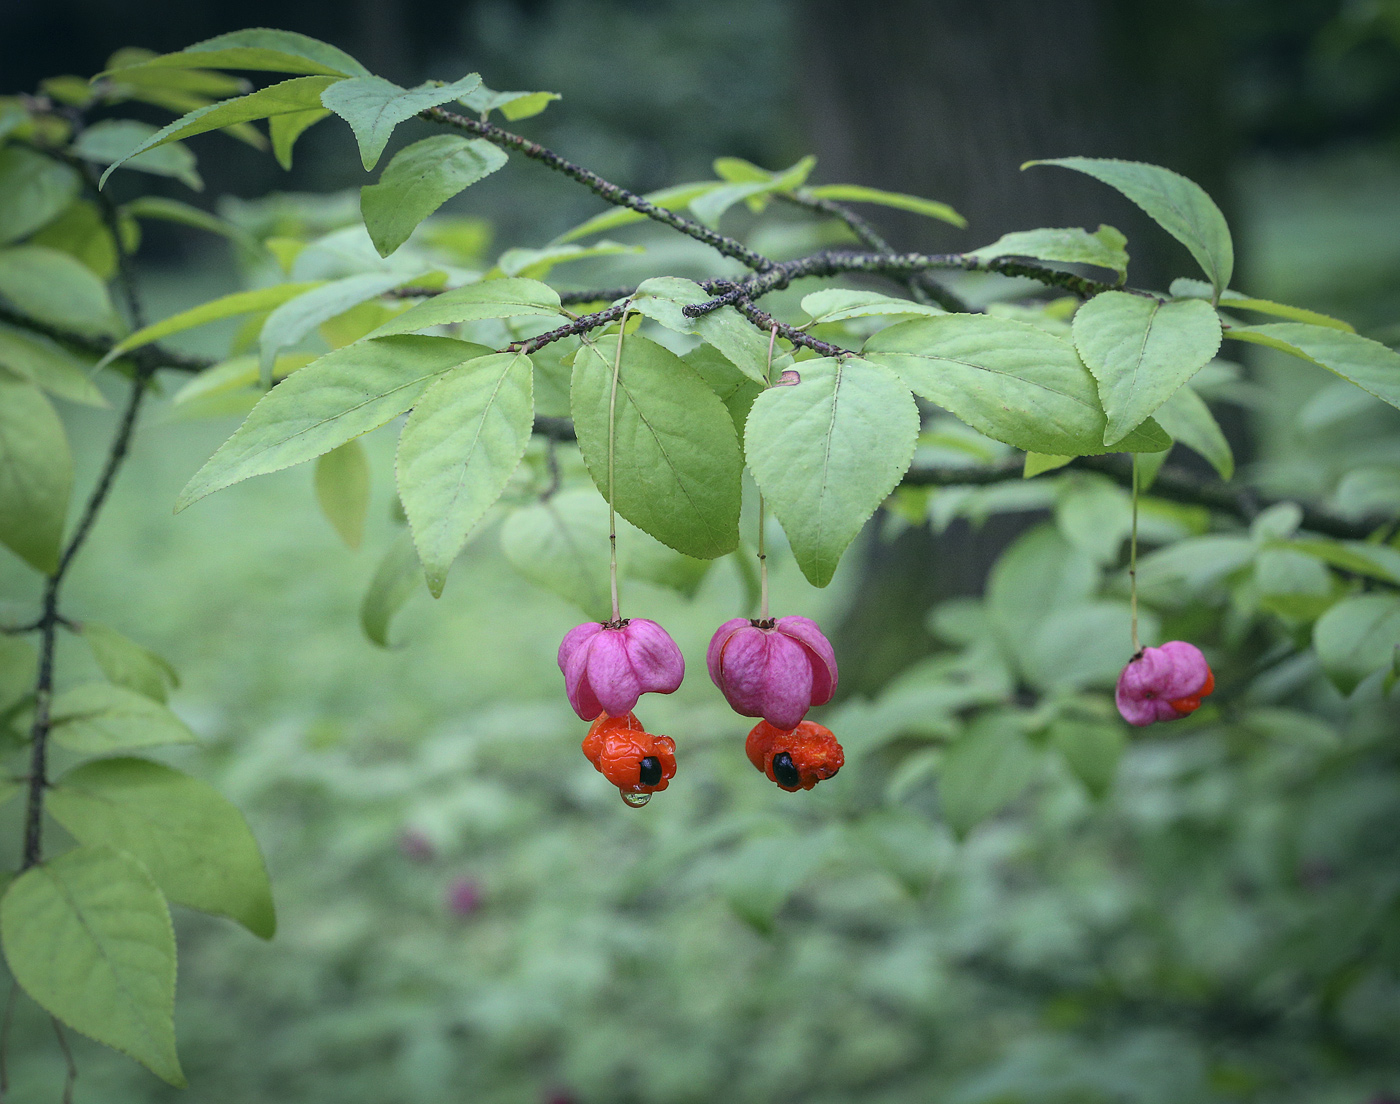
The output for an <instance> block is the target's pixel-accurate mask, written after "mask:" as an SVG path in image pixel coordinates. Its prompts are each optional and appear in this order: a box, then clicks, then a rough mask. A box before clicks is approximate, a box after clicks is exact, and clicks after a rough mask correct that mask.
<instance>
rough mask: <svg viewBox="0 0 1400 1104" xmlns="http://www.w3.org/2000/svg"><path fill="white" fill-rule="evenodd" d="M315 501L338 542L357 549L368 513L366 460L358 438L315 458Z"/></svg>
mask: <svg viewBox="0 0 1400 1104" xmlns="http://www.w3.org/2000/svg"><path fill="white" fill-rule="evenodd" d="M316 501H317V502H319V503H320V504H321V513H323V514H325V515H326V520H327V521H329V522H330V523H331V525H332V526H333V527H334V528H335V531H336V532H337V533H339V534H340V539H341V540H343V541H344V542H345V543H346V545H348V546H349V547H350V548H359V547H360V541H361V540H363V539H364V535H365V516H366V515H367V514H368V513H369V460H368V458H367V457H366V456H365V449H364V446H363V445H362V444H360V441H359V438H355V439H354V440H351V441H346V442H345V444H343V445H340V446H339V447H337V448H333V449H331V451H330V452H327V453H324V454H322V455H321V457H320V458H319V459H317V461H316Z"/></svg>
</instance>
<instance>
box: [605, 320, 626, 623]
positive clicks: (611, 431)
mask: <svg viewBox="0 0 1400 1104" xmlns="http://www.w3.org/2000/svg"><path fill="white" fill-rule="evenodd" d="M631 306H632V303H631V300H628V302H627V305H626V306H625V307H623V309H622V324H621V326H620V327H619V328H618V331H617V355H616V356H615V357H614V358H613V377H612V392H611V393H610V394H609V395H608V582H609V584H611V586H612V619H613V622H614V624H616V623H617V622H619V621H621V620H622V608H621V607H620V606H619V605H618V602H617V509H616V507H614V506H613V497H614V495H613V490H614V487H615V486H616V465H615V455H614V454H615V453H616V450H617V377H618V376H619V375H621V373H622V339H623V338H624V337H625V336H626V335H627V311H628V309H629V308H630V307H631Z"/></svg>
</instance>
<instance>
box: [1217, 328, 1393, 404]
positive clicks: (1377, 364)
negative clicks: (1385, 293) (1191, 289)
mask: <svg viewBox="0 0 1400 1104" xmlns="http://www.w3.org/2000/svg"><path fill="white" fill-rule="evenodd" d="M1225 336H1226V337H1232V338H1234V339H1235V340H1236V341H1248V342H1251V343H1253V344H1256V345H1266V346H1268V347H1269V348H1271V349H1278V350H1279V351H1281V352H1285V353H1289V354H1290V355H1292V356H1296V357H1299V358H1301V359H1302V360H1306V361H1310V362H1311V363H1313V364H1316V365H1317V366H1318V367H1320V368H1326V369H1327V370H1328V371H1329V372H1335V373H1336V374H1337V375H1339V376H1341V377H1342V379H1344V380H1350V381H1351V382H1352V383H1354V384H1356V386H1357V387H1359V388H1361V389H1362V390H1363V391H1368V392H1370V393H1371V394H1372V395H1374V396H1376V398H1378V399H1380V400H1381V401H1382V402H1387V403H1389V404H1390V405H1391V406H1394V407H1400V353H1396V352H1395V350H1394V349H1391V348H1388V347H1387V346H1385V345H1382V344H1381V343H1380V342H1379V341H1372V340H1371V339H1370V338H1369V337H1362V336H1361V335H1360V334H1354V333H1346V332H1345V331H1343V330H1337V329H1333V328H1331V327H1329V326H1312V325H1308V324H1307V323H1305V322H1270V323H1268V324H1266V325H1263V326H1232V327H1231V328H1230V329H1228V330H1226V331H1225Z"/></svg>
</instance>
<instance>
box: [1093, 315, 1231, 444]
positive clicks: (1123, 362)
mask: <svg viewBox="0 0 1400 1104" xmlns="http://www.w3.org/2000/svg"><path fill="white" fill-rule="evenodd" d="M1074 344H1075V347H1076V348H1077V349H1078V350H1079V355H1080V357H1081V358H1082V359H1083V361H1084V363H1085V364H1086V365H1087V366H1088V368H1089V371H1090V372H1092V373H1093V374H1094V378H1095V379H1096V380H1098V384H1099V398H1100V399H1101V400H1102V402H1103V408H1104V411H1105V413H1107V415H1108V425H1107V426H1106V427H1105V429H1104V435H1103V443H1104V444H1105V445H1114V444H1117V443H1118V441H1119V440H1121V439H1122V438H1123V437H1124V436H1125V435H1126V434H1128V433H1129V432H1131V431H1132V430H1133V429H1135V428H1136V427H1137V426H1139V425H1141V424H1142V423H1143V422H1144V421H1145V420H1146V419H1147V418H1148V416H1149V415H1151V414H1152V412H1153V411H1154V410H1156V409H1157V408H1158V407H1159V406H1161V405H1162V404H1163V403H1164V402H1166V401H1167V399H1169V398H1170V397H1171V396H1172V394H1173V393H1175V392H1176V391H1177V390H1178V389H1180V387H1181V386H1182V384H1184V383H1185V382H1186V381H1187V380H1189V379H1190V378H1191V377H1192V376H1194V375H1195V374H1196V373H1197V372H1199V371H1200V370H1201V369H1202V368H1204V367H1205V365H1206V364H1207V362H1208V361H1210V359H1211V358H1212V357H1214V356H1215V354H1216V352H1217V351H1218V350H1219V348H1220V318H1219V316H1217V315H1216V313H1215V310H1214V309H1213V308H1212V307H1211V305H1210V304H1209V303H1206V302H1202V301H1201V300H1200V299H1177V300H1172V301H1170V302H1165V303H1164V302H1162V301H1161V300H1160V299H1153V298H1149V297H1146V296H1142V295H1130V294H1128V293H1127V292H1124V291H1107V292H1104V293H1103V294H1101V295H1096V296H1094V298H1092V299H1090V300H1089V301H1088V302H1087V303H1085V304H1084V305H1083V306H1082V307H1080V308H1079V310H1077V311H1076V312H1075V314H1074Z"/></svg>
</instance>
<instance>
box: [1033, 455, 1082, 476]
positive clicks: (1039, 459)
mask: <svg viewBox="0 0 1400 1104" xmlns="http://www.w3.org/2000/svg"><path fill="white" fill-rule="evenodd" d="M1073 459H1074V457H1073V456H1051V455H1047V454H1046V453H1043V452H1028V453H1026V466H1025V467H1024V468H1023V469H1022V470H1021V478H1022V479H1034V478H1035V477H1036V476H1037V475H1043V474H1044V473H1045V472H1048V471H1054V470H1055V469H1056V468H1063V467H1064V466H1065V465H1066V464H1068V463H1069V462H1070V461H1071V460H1073Z"/></svg>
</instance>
